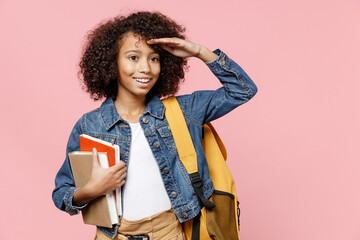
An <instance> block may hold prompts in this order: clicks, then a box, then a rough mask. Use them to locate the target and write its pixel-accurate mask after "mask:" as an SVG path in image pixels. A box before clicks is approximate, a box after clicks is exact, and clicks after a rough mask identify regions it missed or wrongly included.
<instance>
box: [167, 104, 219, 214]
mask: <svg viewBox="0 0 360 240" xmlns="http://www.w3.org/2000/svg"><path fill="white" fill-rule="evenodd" d="M162 102H163V104H164V105H165V116H166V119H167V121H168V124H169V126H170V130H171V133H172V135H173V137H174V141H175V145H176V149H177V151H178V154H179V158H180V160H181V162H182V163H183V165H184V167H185V169H186V171H187V172H188V173H189V176H190V179H191V183H192V186H193V188H194V191H195V193H196V195H197V197H198V199H199V202H200V205H202V206H205V208H206V209H212V208H214V207H215V204H214V203H212V202H211V201H209V200H208V199H206V198H205V196H204V193H203V189H202V187H203V183H202V179H201V176H200V174H199V172H198V165H197V155H196V151H195V148H194V144H193V142H192V139H191V136H190V133H189V129H188V128H187V125H186V122H185V118H184V115H183V113H182V111H181V108H180V105H179V103H178V101H177V99H176V98H175V97H170V98H167V99H164V100H162Z"/></svg>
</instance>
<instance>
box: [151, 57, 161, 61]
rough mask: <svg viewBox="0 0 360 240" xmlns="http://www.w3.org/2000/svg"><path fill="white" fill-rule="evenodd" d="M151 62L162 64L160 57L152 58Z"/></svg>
mask: <svg viewBox="0 0 360 240" xmlns="http://www.w3.org/2000/svg"><path fill="white" fill-rule="evenodd" d="M150 61H151V62H160V59H159V58H158V57H151V58H150Z"/></svg>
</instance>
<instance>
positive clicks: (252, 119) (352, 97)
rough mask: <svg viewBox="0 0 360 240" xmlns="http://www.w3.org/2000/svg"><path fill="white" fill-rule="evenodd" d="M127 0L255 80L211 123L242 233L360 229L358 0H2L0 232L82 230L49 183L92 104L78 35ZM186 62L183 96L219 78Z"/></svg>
mask: <svg viewBox="0 0 360 240" xmlns="http://www.w3.org/2000/svg"><path fill="white" fill-rule="evenodd" d="M220 2H221V3H222V4H219V3H220ZM136 9H141V10H146V9H147V10H160V11H162V12H163V13H165V14H167V15H169V16H171V17H172V18H174V19H175V20H177V21H178V22H179V23H181V24H184V25H185V26H187V29H188V31H187V36H188V37H189V39H191V40H193V41H195V42H198V43H201V44H204V45H206V46H207V47H208V48H210V49H215V48H218V47H219V48H221V49H222V50H224V51H225V52H226V53H227V54H228V55H229V56H230V57H232V58H233V59H234V60H236V61H237V62H238V63H239V64H240V65H241V66H242V67H243V68H244V69H245V70H246V71H247V72H248V73H249V75H250V76H251V77H252V79H253V80H254V81H255V82H256V83H257V85H258V87H259V92H258V94H257V96H256V97H255V98H254V99H253V100H251V101H250V102H249V103H247V104H245V105H243V106H242V107H240V108H238V109H237V110H235V111H234V112H232V113H231V114H229V115H227V116H225V117H223V118H222V119H220V120H217V121H216V122H215V125H216V127H217V128H218V130H219V132H220V134H221V136H222V138H223V140H224V142H225V144H226V145H227V148H228V152H229V161H228V164H229V166H230V167H231V170H232V172H233V174H234V175H235V180H236V183H237V190H238V195H239V198H240V200H241V209H242V211H241V237H242V239H243V240H244V239H245V240H253V239H254V240H288V239H291V240H303V239H311V240H313V239H314V240H315V239H327V240H332V239H334V240H335V239H346V240H359V239H360V227H359V226H360V205H359V203H360V191H359V183H360V174H359V170H360V162H359V160H360V154H359V134H360V127H359V120H360V111H359V108H360V105H359V103H360V99H359V98H360V97H359V96H360V91H359V90H360V85H359V84H360V83H359V80H360V66H359V65H360V64H359V55H360V44H359V43H360V2H359V1H358V0H342V1H340V0H330V1H329V0H326V1H325V0H317V1H313V0H302V1H300V0H298V1H286V0H274V1H266V0H254V1H235V0H234V1H209V0H206V1H205V0H201V1H196V0H195V1H194V0H185V1H176V2H175V1H165V0H162V1H146V0H143V1H135V0H122V1H114V0H113V1H97V2H96V1H85V0H78V1H56V2H55V1H45V0H36V1H19V0H12V1H10V0H1V1H0V29H1V40H0V66H1V71H0V79H1V82H0V89H1V92H2V93H1V99H0V109H1V118H0V127H1V133H0V134H1V135H0V136H1V138H0V141H1V142H0V146H1V155H2V157H1V165H2V166H1V168H0V169H1V170H0V189H1V198H0V239H25V238H26V239H53V240H56V239H91V238H92V237H93V236H94V232H95V229H94V227H92V226H87V225H84V224H83V223H82V219H81V217H80V216H75V217H70V216H68V215H67V214H65V213H63V212H61V211H59V210H57V209H56V208H55V206H54V205H53V202H52V199H51V191H52V189H53V187H54V177H55V174H56V172H57V171H58V169H59V167H60V166H61V164H62V162H63V160H64V157H65V145H66V142H67V138H68V135H69V133H70V131H71V129H72V127H73V125H74V123H75V121H76V120H77V119H78V118H79V117H80V116H81V115H82V114H83V113H84V112H86V111H89V110H91V109H93V108H95V107H97V106H99V104H100V102H95V103H94V102H92V101H91V100H90V98H88V96H87V95H86V94H85V93H83V92H82V91H81V87H80V85H79V82H78V80H77V77H76V73H77V62H78V60H79V55H80V52H81V43H82V42H83V40H84V35H85V33H86V32H87V31H88V30H89V29H91V28H92V27H94V26H95V25H96V24H97V23H99V22H100V21H102V20H104V19H108V18H110V17H113V16H115V15H117V14H126V13H128V12H129V11H131V10H136ZM190 64H191V68H190V71H189V72H188V73H187V75H186V79H187V80H186V82H185V83H184V84H183V86H182V91H181V93H189V92H192V91H194V90H197V89H215V88H217V87H218V86H219V84H218V82H217V80H216V79H215V78H214V77H213V76H212V75H211V73H210V71H208V70H207V68H206V66H205V65H204V64H202V63H201V62H200V61H199V60H196V59H194V60H191V61H190ZM234 129H236V130H235V131H234ZM40 234H41V236H40V237H39V235H40Z"/></svg>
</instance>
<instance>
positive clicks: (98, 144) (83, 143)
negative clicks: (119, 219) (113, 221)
mask: <svg viewBox="0 0 360 240" xmlns="http://www.w3.org/2000/svg"><path fill="white" fill-rule="evenodd" d="M79 139H80V151H89V152H92V150H93V148H96V150H97V151H98V152H106V153H107V156H108V161H109V167H112V166H114V165H115V164H116V163H119V162H120V147H119V146H118V145H116V144H114V143H110V142H106V141H104V140H101V139H98V138H94V137H92V136H89V135H87V134H81V135H80V137H79ZM114 195H115V201H116V209H117V211H118V215H122V202H121V188H118V189H116V190H115V191H114Z"/></svg>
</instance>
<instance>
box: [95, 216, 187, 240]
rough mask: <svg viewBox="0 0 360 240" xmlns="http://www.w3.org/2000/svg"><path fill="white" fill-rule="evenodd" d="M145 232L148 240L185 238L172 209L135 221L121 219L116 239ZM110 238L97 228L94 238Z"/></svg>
mask: <svg viewBox="0 0 360 240" xmlns="http://www.w3.org/2000/svg"><path fill="white" fill-rule="evenodd" d="M144 234H147V235H149V237H150V240H185V235H184V232H183V230H182V225H181V223H180V222H179V220H178V219H177V217H176V215H175V213H174V211H173V210H172V209H170V210H167V211H164V212H161V213H158V214H155V215H152V216H150V217H147V218H143V219H140V220H137V221H128V220H126V219H121V221H120V227H119V230H118V235H117V236H116V237H115V239H117V240H127V239H128V238H127V237H125V235H144ZM110 239H111V238H110V237H108V236H106V235H105V234H104V233H102V232H100V231H99V230H97V232H96V237H95V240H110Z"/></svg>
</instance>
